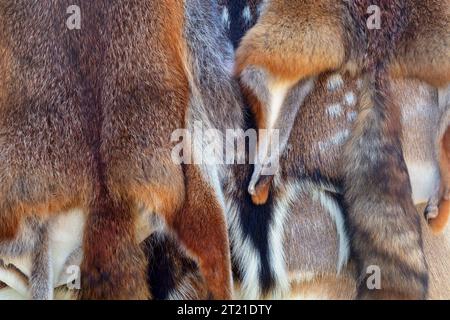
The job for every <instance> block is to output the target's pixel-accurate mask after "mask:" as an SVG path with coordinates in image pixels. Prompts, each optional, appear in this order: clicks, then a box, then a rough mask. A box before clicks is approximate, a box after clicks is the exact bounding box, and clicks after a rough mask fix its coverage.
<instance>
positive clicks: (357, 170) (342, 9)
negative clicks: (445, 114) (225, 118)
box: [236, 0, 449, 298]
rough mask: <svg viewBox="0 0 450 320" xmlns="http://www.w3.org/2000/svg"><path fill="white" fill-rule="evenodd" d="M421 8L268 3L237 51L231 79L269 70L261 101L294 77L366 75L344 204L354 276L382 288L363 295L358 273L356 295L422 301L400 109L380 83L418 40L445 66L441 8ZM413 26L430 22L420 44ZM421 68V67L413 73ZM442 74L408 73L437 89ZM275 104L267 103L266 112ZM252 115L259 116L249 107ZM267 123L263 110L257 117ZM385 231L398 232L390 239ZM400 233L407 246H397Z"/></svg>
mask: <svg viewBox="0 0 450 320" xmlns="http://www.w3.org/2000/svg"><path fill="white" fill-rule="evenodd" d="M372 4H376V5H378V6H379V7H380V9H381V14H382V16H381V20H382V21H383V28H381V29H380V30H376V29H373V30H371V29H368V28H367V26H366V20H367V18H368V15H367V13H366V12H367V8H368V7H369V6H370V5H372ZM427 5H428V7H429V8H428V11H427V13H430V15H428V16H427V15H424V16H421V15H420V14H419V12H421V4H420V3H419V2H417V1H376V3H369V1H363V0H362V1H354V2H349V3H346V2H330V1H319V2H317V1H314V3H313V2H312V1H311V2H308V1H302V2H301V3H299V2H297V1H283V0H280V1H276V0H275V1H269V2H268V3H267V6H266V8H265V11H264V12H263V15H262V17H261V18H260V20H259V21H258V23H257V24H256V26H255V27H254V28H252V30H250V32H249V33H248V34H247V35H246V36H245V37H244V39H243V41H242V43H241V46H240V48H239V50H238V53H237V66H236V72H237V73H238V74H242V73H245V72H246V70H248V68H253V69H255V68H261V69H262V70H263V71H265V72H267V73H268V76H267V79H268V80H267V81H268V82H267V83H268V85H266V88H267V90H268V93H267V94H266V93H265V94H264V95H268V96H271V95H273V94H274V92H275V91H274V90H275V89H274V88H277V87H279V86H284V87H285V88H286V89H288V90H289V89H290V88H292V86H293V85H294V84H295V83H296V82H297V81H299V80H302V79H307V78H309V77H311V76H315V75H318V74H320V73H322V72H324V71H327V70H336V69H345V70H349V71H351V72H352V73H353V74H361V73H362V74H364V78H365V79H364V81H363V84H364V86H363V87H364V90H363V91H362V94H361V96H360V104H359V115H358V118H357V120H356V123H355V127H354V128H353V130H352V135H351V138H350V140H349V141H348V143H347V147H346V151H345V159H344V161H345V162H344V163H345V168H346V169H345V174H344V185H345V201H346V203H347V205H348V208H349V210H348V213H349V214H348V224H349V226H350V228H351V230H352V237H351V238H352V252H353V254H354V256H355V257H357V259H358V261H360V265H359V268H360V269H359V272H360V274H361V275H363V274H365V270H366V269H367V267H368V266H370V265H378V266H380V268H381V269H382V270H384V276H385V278H386V279H387V281H386V283H387V286H386V287H385V288H383V289H382V290H378V291H370V290H367V288H366V286H365V281H364V278H363V276H361V277H360V280H359V281H360V284H361V285H360V287H359V292H360V297H362V298H388V297H391V298H395V297H397V298H423V297H425V295H426V291H427V276H426V274H427V271H426V263H425V261H424V258H423V254H422V249H421V238H420V229H419V224H418V220H417V215H416V214H415V209H414V206H413V204H412V201H411V189H410V186H409V178H408V173H407V170H406V165H405V164H404V159H403V155H402V151H401V139H400V136H401V127H400V126H399V123H400V117H399V109H398V107H397V106H395V105H393V104H392V102H391V101H390V99H389V96H390V94H391V92H390V91H391V88H390V87H389V85H388V82H387V81H386V80H387V75H388V74H389V73H392V74H394V75H396V76H399V74H400V72H395V71H393V70H395V69H396V68H395V66H396V65H399V64H402V63H403V62H402V61H405V59H406V58H405V56H404V55H405V51H402V50H403V49H402V48H405V47H408V48H409V49H410V52H416V51H414V50H413V49H415V48H417V47H419V46H422V47H426V45H425V43H427V42H430V43H432V45H436V46H439V48H437V51H436V52H435V53H433V59H437V60H439V61H441V63H440V66H446V65H447V62H448V59H446V58H444V57H445V56H447V55H446V53H448V46H447V45H446V43H447V40H448V33H447V32H446V31H445V30H447V29H448V28H445V26H447V23H448V18H449V15H448V4H447V3H446V2H445V1H429V3H428V2H427ZM430 7H431V10H430ZM422 9H423V8H422ZM431 16H433V19H430V17H431ZM433 20H436V21H438V22H436V23H435V22H433ZM419 24H421V25H422V26H423V25H430V27H428V28H432V29H433V30H434V31H435V33H434V34H432V35H431V36H430V35H428V36H427V35H426V34H424V33H423V32H422V33H421V42H420V44H419V43H417V42H414V41H412V40H410V38H408V37H407V35H408V34H409V33H410V32H412V31H418V30H417V29H415V28H414V26H416V25H419ZM436 35H439V36H440V37H442V38H444V44H443V45H442V44H441V43H439V44H438V43H437V41H436ZM293 39H295V40H293ZM312 50H313V51H312ZM417 52H422V53H423V54H424V56H423V57H421V59H422V60H420V61H422V62H425V60H427V59H430V58H431V57H429V55H427V56H426V58H425V52H424V51H423V50H422V51H420V49H418V50H417ZM444 60H445V61H444ZM402 65H404V64H402ZM397 69H398V68H397ZM425 69H426V67H425V65H423V66H422V69H421V70H422V71H424V70H425ZM403 71H404V70H403ZM412 73H413V72H412V71H411V72H409V71H408V72H403V73H402V75H403V76H405V75H406V74H408V75H411V74H412ZM448 74H449V72H448V69H446V68H441V69H440V70H437V68H428V69H427V73H426V74H425V73H415V74H414V76H416V77H418V78H419V79H421V80H425V81H428V82H429V83H431V84H434V85H443V84H445V83H446V81H447V82H448V79H447V78H446V77H448ZM241 81H242V82H243V85H244V86H245V87H246V88H247V89H248V90H250V91H252V92H253V93H254V94H255V93H256V96H257V99H258V101H259V102H260V103H262V104H264V99H262V98H261V95H259V96H258V93H257V92H256V91H255V90H254V88H255V83H253V82H251V81H250V82H249V81H245V78H244V79H243V78H241ZM258 92H259V91H258ZM283 99H284V98H283ZM273 107H274V104H273V103H271V104H270V105H269V108H273ZM253 111H254V112H255V113H258V112H261V113H263V114H264V110H261V108H258V107H257V106H254V108H253ZM270 112H271V113H273V110H272V109H270ZM268 117H270V113H269V114H268V115H266V116H263V118H268ZM394 199H395V200H394ZM389 230H391V231H389ZM392 230H402V231H401V232H400V233H398V232H397V233H396V234H395V236H392V235H394V233H393V232H392ZM406 235H408V236H406ZM398 237H402V238H405V237H406V239H407V240H406V241H402V242H401V243H400V242H399V241H398V240H397V239H399V238H398ZM394 244H395V245H394ZM405 246H406V247H407V248H408V250H409V249H411V250H414V254H412V255H410V256H409V257H405V258H407V259H406V260H405V261H403V260H401V259H398V258H399V257H400V256H401V253H402V252H404V250H405V248H406V247H405ZM369 247H370V248H369ZM412 248H414V249H412ZM379 249H381V250H379ZM381 252H383V254H381ZM388 257H390V258H388ZM394 257H395V258H394ZM412 270H414V271H412Z"/></svg>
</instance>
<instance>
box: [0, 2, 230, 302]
mask: <svg viewBox="0 0 450 320" xmlns="http://www.w3.org/2000/svg"><path fill="white" fill-rule="evenodd" d="M70 4H71V3H69V1H58V2H55V1H50V0H43V1H39V2H34V3H33V4H29V2H28V1H25V0H24V1H3V2H1V3H0V25H1V26H2V28H1V29H0V53H1V54H2V55H1V57H0V72H1V73H2V75H3V74H6V75H7V76H5V77H2V79H0V114H1V119H0V156H1V158H2V159H4V160H3V161H2V162H1V164H0V181H1V189H0V195H1V196H0V218H1V221H2V227H1V228H0V240H4V239H10V238H12V237H13V236H15V234H16V233H17V230H18V227H19V225H20V223H21V222H22V221H23V219H25V218H26V217H27V216H29V215H35V216H38V217H42V218H45V217H46V216H47V215H52V214H58V213H60V212H64V211H67V210H68V209H71V208H80V209H82V210H84V211H85V212H87V213H88V217H87V223H86V229H85V235H84V241H83V249H84V259H83V262H82V265H81V281H82V290H81V292H80V297H81V298H82V299H146V298H148V297H149V290H148V287H147V284H146V264H147V263H146V260H145V256H144V254H143V252H142V250H141V248H140V247H139V244H138V240H137V239H136V234H135V225H136V220H137V217H138V208H139V207H140V206H141V205H144V206H145V208H146V209H147V210H148V211H150V212H154V213H155V214H158V215H160V217H162V218H163V220H165V221H166V222H167V223H168V225H169V227H171V228H172V229H173V230H174V231H175V233H176V235H177V236H178V238H179V239H180V240H181V242H182V243H183V244H184V246H185V247H186V249H187V251H188V252H189V253H190V254H192V255H193V257H194V258H195V259H196V260H198V261H199V263H200V268H201V270H202V273H203V275H204V277H205V281H206V283H207V286H208V289H209V292H210V294H211V296H212V297H213V298H220V299H225V298H230V297H231V280H230V277H231V272H230V265H229V264H230V262H229V249H228V238H227V231H226V226H225V221H224V216H223V212H222V208H221V207H220V206H219V204H218V201H217V200H216V196H215V193H214V191H213V190H212V189H211V188H210V187H209V185H208V183H207V181H206V180H205V178H204V177H203V176H202V175H201V174H200V171H199V168H198V167H196V166H194V165H186V166H184V167H182V166H180V165H176V164H175V163H174V162H173V161H172V158H171V150H172V147H173V146H174V144H173V143H172V142H171V141H170V138H171V133H172V132H173V131H174V130H176V129H180V128H185V127H186V126H187V124H186V119H187V116H186V115H187V109H188V100H189V95H190V89H189V82H188V77H187V70H186V69H185V68H186V61H187V49H186V43H185V41H186V40H185V38H184V2H183V1H177V0H165V1H141V0H132V1H128V2H127V3H126V4H124V3H122V2H121V1H110V0H98V1H95V2H94V1H89V0H83V1H80V7H81V11H82V14H83V16H82V18H83V19H82V30H69V29H67V28H66V24H65V22H66V21H65V19H66V18H67V17H66V16H64V14H63V13H65V12H66V9H67V7H69V5H70ZM30 34H31V35H32V37H30ZM13 52H14V54H13Z"/></svg>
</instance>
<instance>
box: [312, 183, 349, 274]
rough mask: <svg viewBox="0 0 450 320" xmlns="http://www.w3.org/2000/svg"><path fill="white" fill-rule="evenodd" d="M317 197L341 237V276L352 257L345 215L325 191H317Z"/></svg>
mask: <svg viewBox="0 0 450 320" xmlns="http://www.w3.org/2000/svg"><path fill="white" fill-rule="evenodd" d="M315 197H317V198H318V199H319V201H320V204H321V205H322V207H323V208H324V209H326V210H327V211H328V213H329V214H330V217H331V218H332V219H333V221H334V223H335V224H336V230H337V234H338V237H339V257H338V263H337V271H338V274H339V273H340V272H341V270H342V268H343V267H344V266H345V265H346V264H347V261H348V258H349V256H350V249H349V239H348V235H347V231H346V229H345V222H344V214H343V212H342V210H341V207H340V206H339V204H338V203H337V202H336V200H335V199H333V198H332V197H330V196H329V195H327V194H325V193H324V192H323V191H321V190H316V191H315Z"/></svg>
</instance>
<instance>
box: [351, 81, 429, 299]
mask: <svg viewBox="0 0 450 320" xmlns="http://www.w3.org/2000/svg"><path fill="white" fill-rule="evenodd" d="M383 74H384V73H381V72H379V73H378V74H377V75H375V76H369V77H368V79H367V80H366V86H365V92H364V93H363V95H362V97H361V105H360V110H359V116H358V119H357V121H356V124H355V128H354V133H353V135H352V138H351V139H350V140H349V142H348V144H347V146H346V150H345V161H344V163H345V187H346V190H345V196H346V203H347V204H348V206H349V211H348V224H349V228H350V232H351V239H352V244H351V245H352V254H353V256H354V258H355V259H356V261H357V262H358V264H359V275H360V277H359V288H358V292H359V297H360V298H368V299H373V298H377V299H387V298H389V299H390V298H399V299H423V298H425V297H426V292H427V286H428V272H427V264H426V261H425V258H424V254H423V249H422V237H421V229H420V221H419V219H420V216H419V214H418V213H417V212H416V209H415V207H414V205H413V202H412V196H411V186H410V182H409V177H408V171H407V168H406V165H405V160H404V158H403V153H402V148H401V125H400V114H399V109H398V108H397V107H396V106H395V105H394V104H393V103H392V102H391V99H389V91H390V88H389V82H388V81H387V79H386V77H384V76H383Z"/></svg>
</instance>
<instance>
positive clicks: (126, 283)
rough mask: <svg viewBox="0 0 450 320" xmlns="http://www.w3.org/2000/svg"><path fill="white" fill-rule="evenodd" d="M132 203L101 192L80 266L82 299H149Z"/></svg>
mask: <svg viewBox="0 0 450 320" xmlns="http://www.w3.org/2000/svg"><path fill="white" fill-rule="evenodd" d="M135 212H136V208H135V205H134V204H133V202H132V201H128V200H125V199H121V200H120V201H118V200H115V199H112V198H111V197H110V196H109V195H108V193H106V192H101V193H100V196H98V197H97V198H96V199H95V200H94V201H93V204H92V207H91V212H90V214H89V216H88V219H87V223H86V228H85V234H84V240H83V241H84V243H83V251H84V257H83V262H82V264H81V286H82V287H81V296H80V298H81V299H88V300H92V299H94V300H97V299H102V300H103V299H108V300H113V299H114V300H123V299H148V298H149V296H150V294H149V290H148V287H147V284H146V259H145V256H144V253H143V251H142V249H141V248H140V246H139V244H138V243H137V239H136V238H135V232H134V231H135V219H136V214H135Z"/></svg>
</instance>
